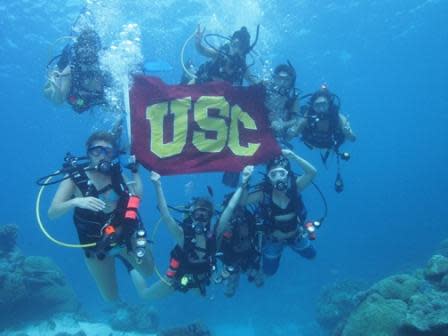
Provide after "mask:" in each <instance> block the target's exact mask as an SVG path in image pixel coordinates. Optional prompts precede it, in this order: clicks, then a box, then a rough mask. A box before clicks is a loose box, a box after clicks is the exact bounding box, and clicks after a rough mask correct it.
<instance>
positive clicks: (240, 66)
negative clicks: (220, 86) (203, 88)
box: [196, 44, 247, 85]
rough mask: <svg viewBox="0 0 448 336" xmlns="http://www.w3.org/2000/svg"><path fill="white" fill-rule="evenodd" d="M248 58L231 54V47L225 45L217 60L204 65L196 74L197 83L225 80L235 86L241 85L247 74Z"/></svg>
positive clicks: (220, 50)
mask: <svg viewBox="0 0 448 336" xmlns="http://www.w3.org/2000/svg"><path fill="white" fill-rule="evenodd" d="M246 70H247V65H246V57H245V56H240V55H238V54H235V55H231V54H230V46H229V45H228V44H225V45H223V46H222V47H221V48H220V49H219V52H218V55H217V56H216V58H215V59H213V60H210V61H208V62H206V63H204V64H202V65H201V66H200V67H199V69H198V71H197V73H196V76H197V78H196V83H197V84H201V83H207V82H211V81H214V80H223V81H227V82H230V83H232V84H235V85H241V84H242V83H243V80H244V75H245V74H246Z"/></svg>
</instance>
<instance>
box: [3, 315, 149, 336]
mask: <svg viewBox="0 0 448 336" xmlns="http://www.w3.org/2000/svg"><path fill="white" fill-rule="evenodd" d="M42 335H45V336H123V335H126V336H156V334H152V333H148V332H145V333H138V332H133V331H126V332H124V331H116V330H114V329H112V327H111V326H110V325H108V324H106V323H100V322H97V321H93V320H89V319H87V318H85V317H84V316H80V315H79V314H74V313H64V314H58V315H54V316H53V317H52V318H50V319H48V320H44V321H40V322H35V323H29V324H28V325H27V326H23V327H22V328H21V329H16V330H14V329H9V330H6V331H4V332H0V336H42Z"/></svg>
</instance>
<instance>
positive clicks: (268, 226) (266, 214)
mask: <svg viewBox="0 0 448 336" xmlns="http://www.w3.org/2000/svg"><path fill="white" fill-rule="evenodd" d="M289 179H290V182H289V183H290V187H289V188H288V190H287V191H286V195H287V197H288V198H289V203H288V205H287V206H286V208H284V209H282V208H281V207H279V206H278V205H276V204H275V203H274V201H273V197H272V192H273V188H272V186H271V184H270V183H269V182H268V181H266V182H264V183H263V186H262V192H263V199H262V202H261V204H260V209H259V211H260V216H261V218H263V219H264V221H265V230H266V233H267V234H269V233H270V232H273V231H277V230H278V231H281V232H284V233H289V232H293V231H295V230H297V228H298V226H299V225H303V224H304V223H305V220H306V217H307V211H306V208H305V204H304V203H303V200H302V196H301V195H300V193H299V192H298V190H297V186H296V182H295V181H296V176H295V175H294V174H292V173H291V174H290V177H289ZM291 213H294V216H293V217H292V218H291V219H290V220H286V221H279V220H276V217H277V216H282V215H288V214H291Z"/></svg>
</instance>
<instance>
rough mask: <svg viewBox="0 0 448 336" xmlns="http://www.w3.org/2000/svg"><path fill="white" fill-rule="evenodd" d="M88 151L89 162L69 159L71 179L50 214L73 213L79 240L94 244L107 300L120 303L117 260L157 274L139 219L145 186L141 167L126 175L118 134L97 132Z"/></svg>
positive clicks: (95, 272)
mask: <svg viewBox="0 0 448 336" xmlns="http://www.w3.org/2000/svg"><path fill="white" fill-rule="evenodd" d="M86 150H87V157H86V158H76V157H74V156H70V155H69V154H68V155H67V157H66V160H65V163H64V168H63V170H62V173H66V174H67V175H66V176H64V177H63V178H62V182H61V183H60V185H59V188H58V190H57V192H56V194H55V196H54V198H53V201H52V203H51V206H50V208H49V210H48V216H49V218H50V219H55V218H58V217H60V216H62V215H64V214H66V213H67V212H68V211H69V210H71V209H74V216H73V220H74V223H75V226H76V230H77V233H78V237H79V241H80V243H81V244H82V245H83V246H84V245H92V246H91V247H84V252H85V262H86V265H87V268H88V269H89V272H90V274H91V275H92V277H93V278H94V280H95V282H96V285H97V287H98V289H99V291H100V293H101V295H102V297H103V298H104V300H106V301H116V300H118V299H119V296H118V287H117V280H116V276H115V272H116V271H115V260H114V257H117V258H118V259H120V260H121V261H122V262H123V263H124V265H125V266H126V267H127V268H128V270H129V269H130V268H132V269H135V270H137V271H138V272H139V273H140V274H142V276H145V277H149V276H150V275H151V274H152V272H153V260H152V256H151V254H150V253H149V252H146V251H145V247H146V234H145V229H144V227H143V224H142V222H141V221H140V218H139V215H138V205H139V203H140V197H141V195H142V192H143V186H142V181H141V178H140V175H139V173H138V171H137V166H136V165H133V167H132V168H131V171H132V180H129V181H128V180H127V179H126V178H125V177H124V176H123V174H122V172H121V167H120V163H119V160H118V155H119V150H118V145H117V143H116V138H115V136H114V135H113V134H111V133H109V132H95V133H93V134H92V135H91V136H90V137H89V138H88V140H87V142H86ZM82 161H84V163H81V162H82ZM58 182H60V181H58ZM55 183H57V182H55ZM134 285H135V286H136V287H137V286H138V285H139V284H137V283H135V282H134ZM137 291H138V292H140V291H139V289H138V288H137Z"/></svg>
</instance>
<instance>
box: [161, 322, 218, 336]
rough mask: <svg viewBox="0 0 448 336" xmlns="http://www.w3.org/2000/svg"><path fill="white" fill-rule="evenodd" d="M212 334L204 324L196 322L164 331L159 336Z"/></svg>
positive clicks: (201, 335)
mask: <svg viewBox="0 0 448 336" xmlns="http://www.w3.org/2000/svg"><path fill="white" fill-rule="evenodd" d="M211 335H212V333H211V332H210V330H208V328H207V327H205V326H204V325H203V324H202V323H199V322H196V323H193V324H189V325H187V326H185V327H178V328H170V329H166V330H162V331H161V332H159V333H158V334H157V336H211Z"/></svg>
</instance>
